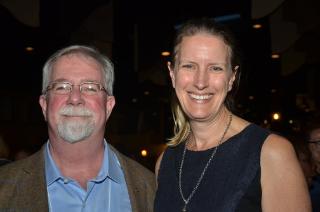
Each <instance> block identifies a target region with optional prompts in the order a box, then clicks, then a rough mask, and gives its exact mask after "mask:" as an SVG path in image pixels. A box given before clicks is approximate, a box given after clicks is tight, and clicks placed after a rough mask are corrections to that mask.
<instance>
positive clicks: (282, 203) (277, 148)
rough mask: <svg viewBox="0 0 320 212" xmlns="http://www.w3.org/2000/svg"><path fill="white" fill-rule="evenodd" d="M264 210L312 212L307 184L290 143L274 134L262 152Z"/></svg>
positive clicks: (266, 142) (267, 211)
mask: <svg viewBox="0 0 320 212" xmlns="http://www.w3.org/2000/svg"><path fill="white" fill-rule="evenodd" d="M261 187H262V210H263V211H264V212H278V211H279V212H283V211H290V212H309V211H311V203H310V197H309V192H308V187H307V183H306V181H305V177H304V175H303V172H302V169H301V167H300V164H299V162H298V159H297V157H296V154H295V151H294V149H293V147H292V145H291V143H290V142H289V141H288V140H286V139H285V138H283V137H281V136H278V135H275V134H271V135H270V136H269V137H268V138H267V140H266V141H265V143H264V144H263V147H262V152H261Z"/></svg>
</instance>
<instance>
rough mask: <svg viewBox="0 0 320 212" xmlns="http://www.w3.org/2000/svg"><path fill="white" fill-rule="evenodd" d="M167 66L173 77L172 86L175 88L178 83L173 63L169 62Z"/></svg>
mask: <svg viewBox="0 0 320 212" xmlns="http://www.w3.org/2000/svg"><path fill="white" fill-rule="evenodd" d="M167 67H168V70H169V75H170V78H171V83H172V87H174V88H175V86H176V83H175V76H174V68H173V65H172V64H171V62H168V63H167Z"/></svg>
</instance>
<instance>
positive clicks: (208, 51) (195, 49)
mask: <svg viewBox="0 0 320 212" xmlns="http://www.w3.org/2000/svg"><path fill="white" fill-rule="evenodd" d="M169 71H170V76H171V80H172V84H173V87H174V88H175V91H176V94H177V97H178V99H179V102H180V104H181V107H182V109H183V110H184V112H185V113H186V114H187V116H188V117H189V118H190V119H191V120H197V121H208V120H213V119H214V118H215V117H216V115H217V114H218V112H219V111H220V109H221V108H222V107H223V106H224V100H225V98H226V95H227V93H228V91H230V90H231V88H232V83H233V81H234V79H235V74H234V73H232V71H231V65H230V63H229V52H228V47H227V45H226V44H225V43H224V42H223V40H221V38H219V37H217V36H212V35H207V34H197V35H194V36H188V37H184V38H183V40H182V42H181V44H180V50H179V52H178V54H177V58H176V65H175V67H173V69H172V68H171V67H170V65H169Z"/></svg>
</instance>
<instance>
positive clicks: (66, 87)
mask: <svg viewBox="0 0 320 212" xmlns="http://www.w3.org/2000/svg"><path fill="white" fill-rule="evenodd" d="M54 90H56V91H61V90H70V86H68V85H56V86H55V88H54Z"/></svg>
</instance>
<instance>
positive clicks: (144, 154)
mask: <svg viewBox="0 0 320 212" xmlns="http://www.w3.org/2000/svg"><path fill="white" fill-rule="evenodd" d="M140 153H141V156H142V157H147V156H148V151H147V150H145V149H143V150H141V152H140Z"/></svg>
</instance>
